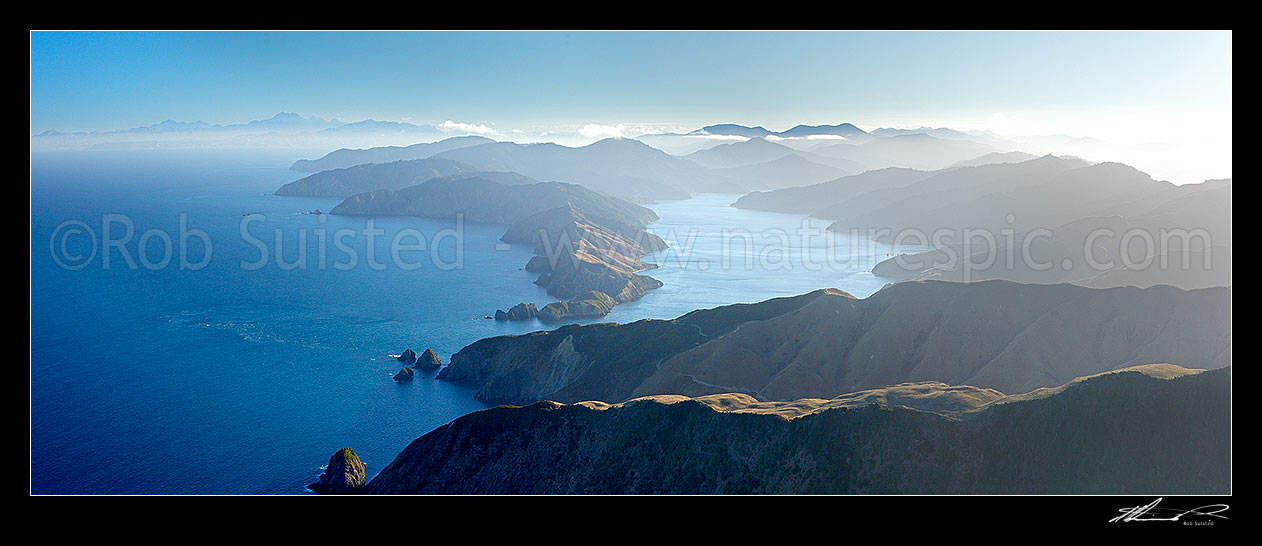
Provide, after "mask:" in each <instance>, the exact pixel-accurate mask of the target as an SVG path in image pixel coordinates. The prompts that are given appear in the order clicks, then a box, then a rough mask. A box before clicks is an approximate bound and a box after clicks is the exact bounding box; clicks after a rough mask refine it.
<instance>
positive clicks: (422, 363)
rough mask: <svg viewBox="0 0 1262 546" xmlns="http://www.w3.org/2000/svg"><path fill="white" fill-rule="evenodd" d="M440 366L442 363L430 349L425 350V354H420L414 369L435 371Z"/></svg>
mask: <svg viewBox="0 0 1262 546" xmlns="http://www.w3.org/2000/svg"><path fill="white" fill-rule="evenodd" d="M442 365H443V362H442V361H441V360H439V359H438V355H437V354H435V353H434V349H433V348H432V347H431V348H428V349H425V352H423V353H421V357H420V358H418V359H416V366H415V367H416V368H419V369H422V370H437V369H438V368H441V367H442Z"/></svg>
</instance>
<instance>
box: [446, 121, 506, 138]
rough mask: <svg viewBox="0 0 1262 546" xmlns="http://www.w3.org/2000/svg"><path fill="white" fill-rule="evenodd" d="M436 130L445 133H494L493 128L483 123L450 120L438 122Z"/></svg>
mask: <svg viewBox="0 0 1262 546" xmlns="http://www.w3.org/2000/svg"><path fill="white" fill-rule="evenodd" d="M438 130H439V131H444V132H447V133H471V134H475V135H492V134H495V129H492V128H491V127H490V126H488V125H487V124H485V123H460V122H456V121H451V120H447V121H444V122H442V123H439V124H438Z"/></svg>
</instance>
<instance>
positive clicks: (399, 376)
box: [394, 367, 415, 383]
mask: <svg viewBox="0 0 1262 546" xmlns="http://www.w3.org/2000/svg"><path fill="white" fill-rule="evenodd" d="M414 375H415V373H414V372H412V368H408V367H404V368H402V369H400V370H399V373H396V374H394V380H395V381H397V382H399V383H402V382H404V381H411V380H412V377H413V376H414Z"/></svg>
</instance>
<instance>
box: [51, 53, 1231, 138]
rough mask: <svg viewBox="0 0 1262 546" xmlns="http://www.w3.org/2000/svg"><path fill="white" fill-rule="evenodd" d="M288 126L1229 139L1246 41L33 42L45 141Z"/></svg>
mask: <svg viewBox="0 0 1262 546" xmlns="http://www.w3.org/2000/svg"><path fill="white" fill-rule="evenodd" d="M280 111H290V112H299V113H301V114H304V115H317V116H321V117H336V118H342V119H345V120H348V121H357V120H360V119H364V118H374V119H384V120H400V121H403V120H410V121H413V122H414V123H440V122H442V121H445V120H455V121H458V122H462V123H485V124H488V125H490V126H492V127H496V128H500V129H508V128H522V129H527V128H540V127H548V126H554V125H555V126H566V125H568V126H576V125H577V126H582V125H585V124H589V123H596V124H618V123H622V124H627V125H633V126H634V125H643V126H645V127H652V126H661V127H669V126H678V127H681V128H685V127H686V128H695V126H699V125H704V124H709V123H716V122H736V123H747V124H761V125H765V126H767V127H768V128H771V129H782V128H787V127H789V126H792V125H795V124H798V123H810V124H822V123H840V122H852V123H856V124H858V125H860V126H861V127H865V128H868V129H871V128H875V127H876V126H901V127H909V126H919V125H921V124H926V125H951V126H954V127H957V128H965V129H975V128H992V129H999V130H1006V131H1007V132H1010V133H1026V134H1033V133H1040V132H1049V131H1051V132H1070V133H1071V134H1074V133H1078V134H1092V136H1100V137H1113V138H1117V135H1112V134H1102V133H1109V132H1114V133H1133V134H1128V135H1125V136H1127V137H1133V136H1140V137H1143V136H1145V135H1148V136H1152V131H1153V130H1154V129H1157V130H1159V128H1167V129H1171V130H1174V129H1179V128H1181V129H1180V130H1188V129H1190V130H1193V131H1197V130H1222V129H1223V128H1224V127H1225V128H1226V130H1228V131H1229V130H1230V117H1231V34H1230V33H1229V32H1221V33H1193V32H1173V33H1157V32H1077V33H1061V32H1005V33H999V32H978V33H964V32H940V33H919V32H787V33H753V32H713V33H692V32H645V33H640V32H623V33H606V32H586V33H585V32H563V33H498V32H489V33H484V32H476V33H452V32H418V33H377V32H350V33H322V32H321V33H317V32H244V33H237V32H210V33H184V32H169V33H88V32H84V33H45V32H34V33H32V34H31V132H32V134H34V133H38V132H41V131H44V130H46V129H57V130H61V131H79V130H88V131H92V130H109V129H122V128H130V127H134V126H138V125H147V124H151V123H155V122H158V121H161V120H165V119H175V120H179V121H195V120H201V121H207V122H210V123H237V122H245V121H249V120H252V119H261V118H267V117H271V116H272V115H273V114H275V113H277V112H280ZM1175 123H1178V124H1180V125H1172V124H1175ZM1188 124H1194V125H1197V126H1192V127H1189V126H1188ZM1127 125H1129V126H1131V127H1129V128H1126V127H1125V126H1127ZM1140 125H1142V127H1139V126H1140ZM1112 126H1116V127H1112ZM1093 133H1094V134H1093Z"/></svg>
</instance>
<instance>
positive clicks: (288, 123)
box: [35, 112, 440, 136]
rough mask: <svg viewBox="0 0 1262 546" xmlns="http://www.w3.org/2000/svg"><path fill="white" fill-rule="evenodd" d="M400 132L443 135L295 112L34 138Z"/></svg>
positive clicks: (413, 127) (428, 129)
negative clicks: (238, 120) (244, 119)
mask: <svg viewBox="0 0 1262 546" xmlns="http://www.w3.org/2000/svg"><path fill="white" fill-rule="evenodd" d="M383 130H386V131H401V132H415V133H435V134H438V133H440V132H439V130H438V129H437V128H436V127H434V126H432V125H415V124H412V123H406V122H397V121H377V120H371V119H369V120H363V121H357V122H353V123H347V122H344V121H338V120H331V119H324V118H320V117H316V116H306V117H304V116H302V115H299V114H295V113H293V112H280V113H277V114H276V115H274V116H272V117H270V118H267V119H257V120H253V121H250V122H246V123H233V124H228V125H220V124H213V125H212V124H210V123H206V122H204V121H175V120H170V119H168V120H166V121H163V122H161V123H155V124H153V125H142V126H139V127H133V128H131V129H120V130H115V131H92V132H73V133H63V132H60V131H54V130H48V131H44V132H42V133H39V134H37V135H35V136H57V135H89V134H93V135H110V134H120V133H190V132H234V131H266V132H303V131H342V132H354V131H383Z"/></svg>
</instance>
